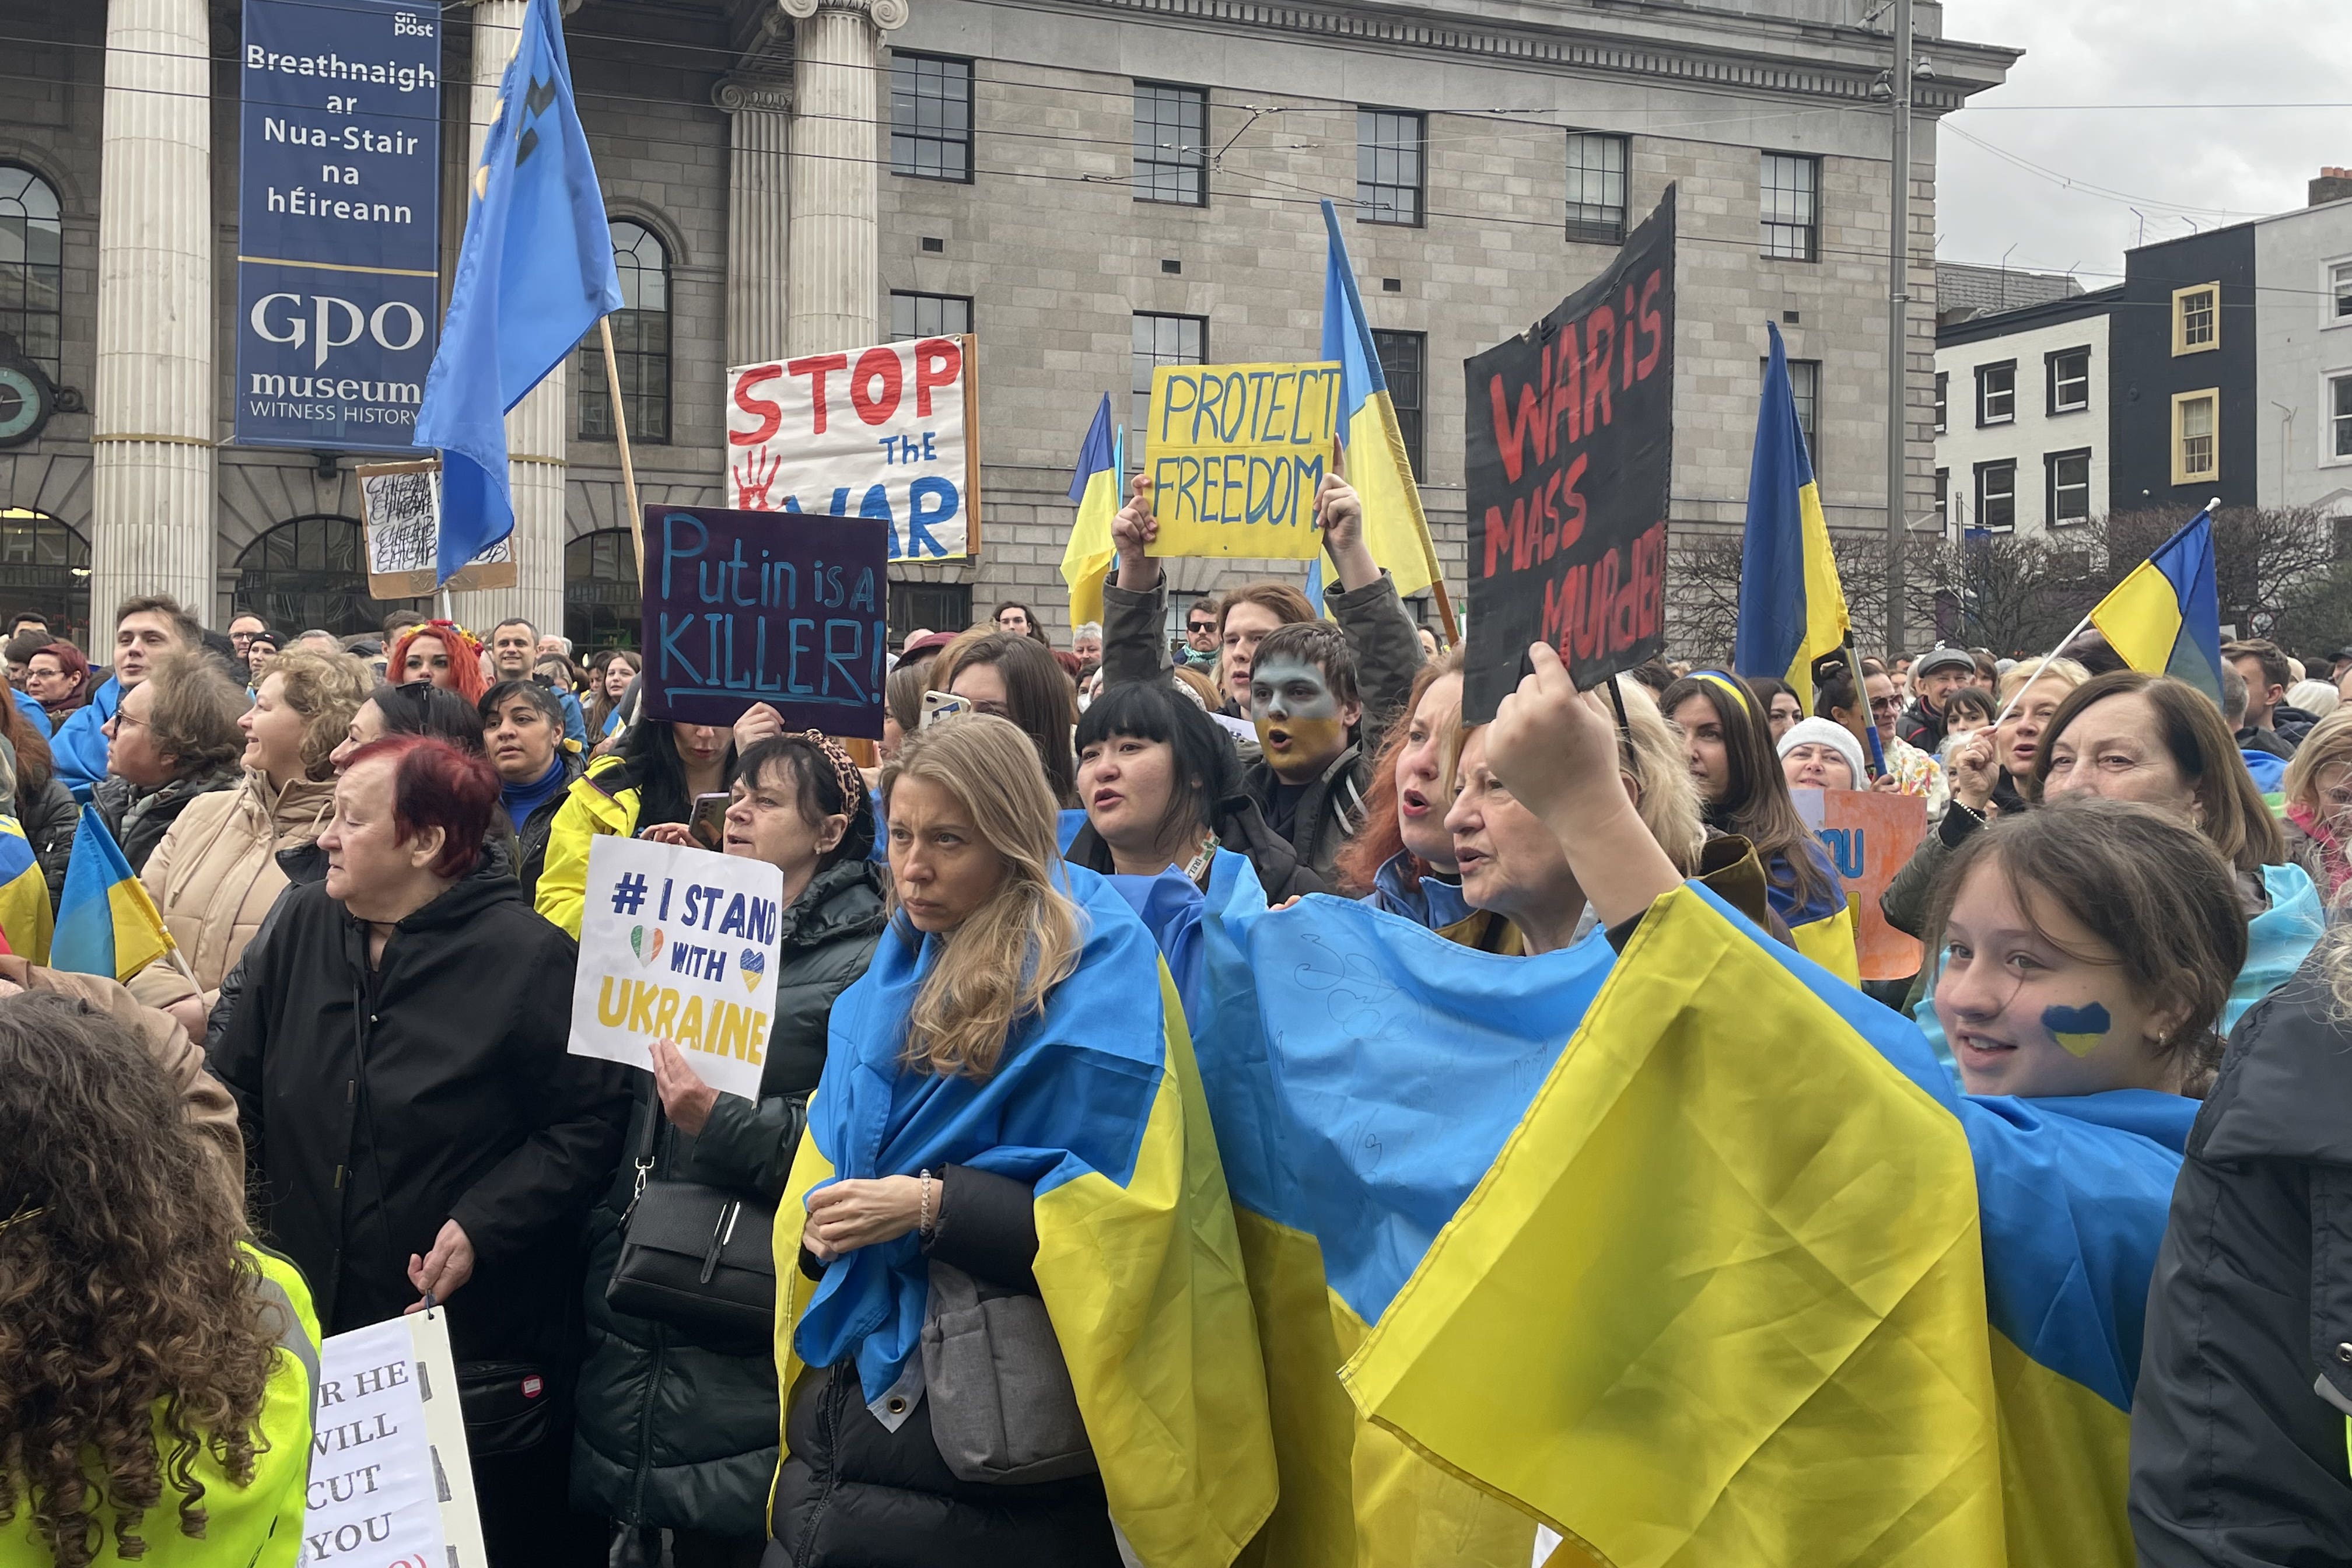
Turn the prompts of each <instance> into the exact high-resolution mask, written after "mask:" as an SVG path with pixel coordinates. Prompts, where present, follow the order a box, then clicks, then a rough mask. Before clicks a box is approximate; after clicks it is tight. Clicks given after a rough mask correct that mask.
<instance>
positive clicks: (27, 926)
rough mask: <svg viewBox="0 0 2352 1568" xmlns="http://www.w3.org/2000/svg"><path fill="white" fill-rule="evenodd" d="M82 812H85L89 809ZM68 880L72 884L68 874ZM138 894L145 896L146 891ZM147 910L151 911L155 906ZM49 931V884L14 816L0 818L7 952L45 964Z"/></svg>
mask: <svg viewBox="0 0 2352 1568" xmlns="http://www.w3.org/2000/svg"><path fill="white" fill-rule="evenodd" d="M82 809H83V811H85V812H87V811H89V807H88V806H84V807H83V808H82ZM70 881H71V874H70V872H68V882H70ZM131 885H132V886H133V887H137V886H138V884H137V883H135V882H134V883H132V884H131ZM140 891H141V896H142V897H144V896H145V891H146V890H145V889H143V888H142V889H140ZM148 907H149V909H150V910H152V909H153V907H154V906H152V904H151V905H149V906H148ZM50 931H51V920H50V914H49V885H48V881H47V879H46V878H44V877H43V876H42V875H41V867H40V863H39V862H38V861H37V860H36V859H35V858H34V857H33V847H32V845H31V844H30V843H29V842H27V841H26V837H25V829H24V827H23V826H21V825H20V824H19V823H18V822H17V821H16V818H15V817H13V816H0V936H5V939H6V941H7V943H8V951H9V952H13V953H16V954H17V955H18V956H19V957H23V958H29V959H31V960H32V961H33V962H34V963H48V962H49V945H50ZM110 973H111V972H110Z"/></svg>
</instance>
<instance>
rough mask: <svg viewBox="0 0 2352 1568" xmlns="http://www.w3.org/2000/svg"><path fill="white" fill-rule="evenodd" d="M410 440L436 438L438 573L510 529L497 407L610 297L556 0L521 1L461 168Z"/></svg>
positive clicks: (605, 248) (514, 400) (557, 358)
mask: <svg viewBox="0 0 2352 1568" xmlns="http://www.w3.org/2000/svg"><path fill="white" fill-rule="evenodd" d="M473 184H474V195H473V202H472V204H471V205H470V206H468V208H467V213H466V242H465V245H464V247H463V248H462V249H461V250H460V251H459V252H458V255H457V283H456V284H455V286H454V287H453V288H452V289H451V290H450V293H449V313H448V315H447V316H446V318H445V319H444V320H443V321H442V323H441V346H440V348H439V349H438V350H437V351H436V353H435V354H434V356H433V372H432V374H430V375H428V376H427V377H426V378H425V398H424V402H423V405H421V406H420V407H419V408H418V410H417V415H416V444H417V445H418V446H420V447H439V448H440V449H441V554H440V561H439V563H438V566H437V569H436V570H437V573H438V577H439V580H440V581H443V582H446V581H447V580H448V579H449V577H450V576H451V575H453V574H455V573H456V572H457V570H458V568H460V567H462V566H463V565H465V564H466V563H467V562H468V561H470V560H472V559H473V558H474V557H475V556H477V555H478V554H480V553H481V552H483V551H484V550H486V549H488V547H489V546H491V545H492V544H495V543H497V542H499V540H501V539H504V538H505V537H506V536H507V535H508V534H509V533H511V532H513V531H514V503H513V501H512V500H510V499H509V495H508V491H507V428H506V413H507V410H508V409H509V408H512V407H513V406H514V405H516V404H518V403H520V402H521V401H522V400H523V397H524V395H526V394H528V393H529V392H530V389H531V388H532V387H534V386H537V385H538V384H540V382H541V380H543V379H544V378H545V377H546V375H547V373H548V372H549V371H551V370H553V369H554V368H555V367H556V366H557V365H558V364H560V363H562V361H563V356H564V355H565V354H568V353H571V352H572V345H573V344H575V343H577V342H579V341H580V337H581V334H582V333H583V332H585V331H587V330H588V329H589V328H591V327H593V326H594V325H595V324H596V322H597V321H598V320H599V319H600V318H602V317H604V316H606V315H609V314H610V313H612V312H613V311H614V310H619V309H620V308H621V303H622V301H621V278H620V273H619V272H618V271H617V270H616V269H615V268H614V265H613V238H612V231H611V230H610V229H609V228H608V227H607V226H606V225H605V221H604V196H603V195H602V193H600V192H599V191H598V189H597V186H596V170H595V166H594V165H593V163H590V161H589V157H588V138H587V136H586V135H585V133H583V132H582V131H581V129H580V116H579V114H578V112H577V111H576V110H574V109H573V108H572V64H571V61H570V60H569V59H568V58H566V57H565V55H564V52H563V28H562V24H561V23H560V22H559V21H558V19H557V16H556V10H555V0H530V4H529V5H527V6H526V7H525V8H524V11H523V21H522V38H521V40H520V43H519V44H518V45H517V47H516V48H515V57H514V59H513V60H512V61H511V62H509V65H508V66H507V72H506V77H505V79H504V80H502V81H501V82H500V83H499V114H498V119H497V120H495V121H492V122H491V125H490V132H489V135H488V137H487V138H486V139H485V140H484V141H483V142H482V160H481V163H479V164H478V166H477V167H476V168H475V170H474V183H473Z"/></svg>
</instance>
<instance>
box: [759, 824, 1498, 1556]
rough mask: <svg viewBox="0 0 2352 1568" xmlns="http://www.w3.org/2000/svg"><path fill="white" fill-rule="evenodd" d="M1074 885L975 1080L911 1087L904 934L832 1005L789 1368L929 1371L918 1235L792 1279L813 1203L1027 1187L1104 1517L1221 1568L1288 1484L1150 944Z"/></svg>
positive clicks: (1097, 892) (1096, 888)
mask: <svg viewBox="0 0 2352 1568" xmlns="http://www.w3.org/2000/svg"><path fill="white" fill-rule="evenodd" d="M1219 858H1220V859H1238V858H1239V857H1230V856H1221V857H1219ZM1067 877H1068V889H1069V892H1070V894H1071V897H1072V898H1073V899H1074V900H1076V902H1077V904H1078V906H1079V911H1080V921H1081V925H1082V929H1083V930H1084V931H1085V948H1084V951H1083V952H1082V954H1081V957H1080V959H1079V963H1078V968H1077V970H1076V972H1075V973H1073V974H1071V976H1070V977H1069V978H1068V979H1067V980H1065V981H1064V982H1063V983H1062V984H1060V985H1059V986H1057V987H1055V990H1054V992H1053V993H1052V994H1051V995H1050V996H1049V997H1048V999H1047V1002H1046V1005H1045V1013H1044V1015H1043V1016H1041V1017H1034V1018H1031V1019H1029V1020H1026V1021H1024V1022H1023V1023H1022V1024H1020V1025H1018V1026H1016V1027H1015V1029H1014V1032H1013V1037H1012V1039H1011V1040H1009V1041H1008V1042H1007V1044H1006V1046H1005V1049H1004V1053H1003V1058H1002V1059H1001V1060H1000V1061H999V1063H998V1066H997V1068H996V1070H995V1071H994V1072H993V1073H992V1074H991V1075H990V1076H989V1077H988V1078H987V1079H984V1080H980V1081H975V1080H973V1079H968V1078H962V1077H956V1078H937V1077H931V1076H928V1075H916V1074H911V1073H907V1072H903V1071H902V1070H901V1069H900V1067H899V1052H900V1049H901V1047H902V1046H903V1044H904V1041H905V1024H906V1017H907V1013H908V1008H909V1006H910V1005H912V1003H913V1000H914V996H915V994H916V991H917V990H918V988H919V986H920V985H921V984H922V981H923V979H924V978H925V976H926V975H927V974H928V973H929V969H930V966H931V964H932V963H933V962H934V961H935V960H936V958H937V955H938V945H937V943H936V942H933V941H930V940H927V939H921V938H918V937H916V936H915V935H914V934H913V933H912V932H911V931H908V928H907V927H905V926H904V925H903V924H898V925H894V926H893V927H892V928H891V929H890V930H889V931H887V932H885V933H884V935H883V937H882V941H881V943H880V945H879V946H878V947H877V948H876V949H875V952H874V961H873V963H872V965H871V966H870V967H869V968H868V969H867V970H866V973H865V974H864V976H862V977H861V978H860V979H859V980H858V981H857V982H856V984H853V985H852V986H851V987H850V988H849V989H848V990H847V991H845V992H844V993H843V994H842V995H841V997H840V999H839V1000H838V1001H836V1002H835V1004H834V1007H833V1021H832V1033H831V1045H830V1048H829V1050H828V1052H827V1054H826V1058H825V1068H824V1078H823V1079H822V1080H821V1081H820V1083H819V1085H818V1089H817V1093H816V1097H815V1099H814V1100H812V1101H811V1102H810V1106H809V1123H808V1135H807V1136H806V1137H804V1138H803V1139H802V1140H801V1144H800V1151H799V1153H798V1156H797V1157H796V1158H795V1160H794V1161H793V1174H792V1179H791V1181H790V1183H789V1184H788V1190H789V1193H790V1196H789V1197H788V1198H787V1199H786V1200H785V1202H784V1203H783V1204H782V1205H781V1206H780V1207H779V1208H778V1210H777V1215H776V1234H775V1248H776V1278H777V1279H778V1281H779V1282H780V1284H781V1285H782V1289H783V1292H784V1297H783V1300H782V1301H780V1302H779V1303H778V1312H777V1341H776V1356H777V1363H778V1365H779V1366H780V1367H781V1368H782V1383H783V1386H784V1387H785V1388H786V1389H787V1390H789V1389H790V1388H791V1387H792V1386H793V1382H794V1380H795V1378H796V1377H797V1376H798V1373H799V1371H800V1368H801V1367H802V1366H803V1365H819V1366H835V1365H838V1364H840V1363H843V1362H844V1361H854V1362H855V1363H856V1373H857V1376H858V1378H859V1380H860V1384H861V1386H862V1388H863V1391H864V1393H865V1395H866V1397H867V1398H868V1399H873V1398H876V1397H878V1396H879V1395H880V1394H882V1393H883V1392H885V1391H886V1390H888V1389H889V1388H891V1387H892V1386H894V1384H896V1383H897V1381H898V1378H899V1377H900V1376H901V1375H902V1374H903V1373H906V1372H907V1371H908V1363H909V1361H910V1360H913V1361H916V1363H917V1365H918V1366H919V1352H918V1350H917V1343H918V1338H919V1334H920V1332H921V1329H922V1323H923V1311H924V1304H925V1300H926V1298H927V1293H928V1286H927V1279H928V1275H927V1268H926V1264H925V1260H924V1257H923V1253H922V1250H921V1247H920V1246H919V1244H918V1242H917V1239H916V1238H915V1237H913V1236H907V1237H901V1238H900V1239H898V1240H897V1241H894V1242H887V1243H882V1244H878V1245H876V1246H873V1247H862V1248H860V1249H858V1250H857V1251H856V1252H853V1253H850V1254H848V1255H847V1256H846V1257H845V1258H840V1259H838V1260H836V1261H835V1263H833V1264H832V1266H831V1267H829V1268H827V1269H826V1270H825V1274H824V1279H823V1280H822V1281H821V1282H812V1281H811V1280H809V1279H807V1278H806V1277H805V1276H804V1275H803V1273H802V1272H801V1269H800V1266H799V1252H800V1236H801V1226H802V1222H803V1219H804V1218H805V1216H806V1212H807V1209H806V1205H807V1197H808V1194H810V1193H811V1192H812V1191H814V1190H815V1189H816V1188H817V1187H818V1186H820V1185H823V1184H826V1183H828V1182H831V1181H833V1180H835V1179H836V1178H850V1177H858V1178H868V1177H874V1176H879V1175H891V1174H902V1175H910V1176H911V1175H913V1174H915V1173H917V1172H918V1171H920V1170H923V1169H929V1170H933V1171H937V1170H939V1169H940V1168H941V1167H942V1166H944V1165H947V1164H950V1163H954V1164H961V1165H965V1166H969V1167H971V1168H973V1169H977V1170H983V1171H989V1172H992V1173H996V1174H998V1175H1002V1176H1006V1177H1009V1178H1011V1179H1013V1180H1014V1181H1018V1182H1022V1183H1025V1184H1029V1185H1031V1186H1032V1187H1033V1188H1034V1192H1035V1194H1036V1197H1035V1205H1036V1210H1035V1212H1036V1224H1037V1259H1036V1265H1035V1274H1036V1279H1037V1286H1038V1291H1039V1294H1040V1295H1041V1296H1042V1297H1043V1299H1044V1300H1045V1310H1046V1312H1047V1314H1048V1315H1049V1316H1050V1317H1051V1319H1052V1320H1053V1324H1054V1333H1055V1338H1056V1339H1057V1340H1058V1341H1059V1342H1060V1345H1061V1349H1062V1354H1063V1357H1064V1360H1065V1361H1066V1363H1067V1364H1068V1367H1069V1373H1070V1381H1071V1384H1072V1385H1073V1386H1074V1388H1075V1389H1076V1394H1077V1401H1078V1408H1079V1411H1080V1413H1081V1415H1084V1417H1085V1419H1086V1426H1087V1436H1089V1437H1090V1438H1091V1439H1092V1440H1093V1444H1094V1448H1095V1454H1096V1458H1097V1460H1098V1461H1099V1463H1100V1465H1101V1467H1102V1479H1103V1489H1104V1491H1105V1492H1106V1493H1107V1494H1108V1499H1109V1502H1110V1515H1111V1521H1112V1522H1113V1523H1114V1524H1115V1525H1117V1526H1118V1531H1119V1532H1120V1533H1121V1534H1122V1535H1123V1536H1124V1537H1125V1538H1126V1540H1127V1542H1128V1543H1129V1545H1130V1546H1131V1547H1132V1548H1133V1550H1134V1552H1135V1555H1136V1557H1137V1558H1138V1559H1139V1561H1141V1562H1144V1563H1151V1564H1153V1565H1154V1568H1227V1565H1228V1564H1230V1563H1233V1561H1234V1558H1235V1557H1236V1556H1237V1555H1238V1554H1239V1553H1240V1552H1241V1551H1242V1549H1243V1548H1244V1546H1245V1545H1247V1544H1248V1542H1250V1540H1251V1539H1252V1537H1253V1536H1255V1534H1256V1532H1257V1531H1258V1528H1259V1526H1260V1525H1261V1524H1262V1523H1263V1522H1264V1521H1265V1518H1266V1516H1267V1514H1268V1513H1269V1512H1271V1511H1272V1510H1273V1508H1274V1502H1275V1466H1274V1453H1273V1447H1272V1438H1271V1436H1270V1434H1269V1432H1268V1428H1267V1420H1266V1390H1265V1377H1266V1373H1265V1368H1264V1366H1263V1365H1262V1364H1261V1363H1260V1359H1259V1354H1258V1344H1257V1338H1256V1334H1255V1331H1254V1329H1253V1325H1252V1321H1251V1312H1250V1300H1249V1291H1248V1287H1247V1286H1246V1284H1245V1283H1244V1278H1243V1268H1242V1255H1241V1247H1240V1244H1239V1242H1238V1240H1237V1239H1236V1237H1235V1236H1234V1216H1233V1210H1232V1208H1231V1206H1230V1205H1229V1203H1228V1201H1227V1198H1226V1194H1225V1180H1224V1175H1223V1171H1222V1169H1221V1168H1220V1166H1219V1163H1218V1157H1217V1144H1216V1139H1215V1136H1214V1134H1213V1132H1212V1131H1211V1129H1210V1124H1209V1113H1208V1108H1207V1106H1206V1104H1205V1103H1204V1102H1203V1100H1202V1089H1201V1079H1200V1075H1199V1073H1198V1071H1197V1070H1196V1068H1194V1066H1193V1062H1192V1045H1191V1041H1190V1037H1189V1036H1188V1034H1187V1031H1186V1029H1185V1024H1184V1013H1183V1009H1182V1007H1181V1005H1180V1004H1179V1003H1178V1001H1177V998H1176V994H1175V988H1174V986H1173V985H1172V984H1171V982H1170V980H1169V977H1168V971H1167V967H1166V965H1165V964H1163V963H1161V962H1160V953H1159V951H1158V949H1157V948H1155V947H1154V946H1153V945H1152V940H1151V936H1150V933H1149V932H1148V931H1145V930H1144V928H1143V926H1142V925H1141V923H1140V922H1139V921H1137V920H1136V918H1135V915H1134V914H1133V912H1132V911H1131V910H1129V908H1128V906H1127V905H1126V903H1125V902H1124V901H1122V900H1120V898H1119V897H1118V894H1116V893H1114V892H1113V891H1111V890H1110V889H1108V887H1106V886H1105V885H1104V882H1103V879H1101V878H1099V877H1097V876H1096V875H1094V874H1093V873H1092V872H1089V871H1086V870H1083V869H1081V868H1076V867H1070V868H1067ZM786 1446H787V1447H789V1437H787V1438H786ZM1514 1568H1517V1565H1516V1564H1515V1565H1514Z"/></svg>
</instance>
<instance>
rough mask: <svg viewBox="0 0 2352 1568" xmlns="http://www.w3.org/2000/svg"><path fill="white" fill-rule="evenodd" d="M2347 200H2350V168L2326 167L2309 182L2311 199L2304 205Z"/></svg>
mask: <svg viewBox="0 0 2352 1568" xmlns="http://www.w3.org/2000/svg"><path fill="white" fill-rule="evenodd" d="M2347 200H2352V169H2336V168H2327V169H2322V170H2320V171H2319V178H2317V179H2315V180H2314V181H2312V182H2311V199H2310V200H2309V201H2308V202H2306V203H2305V204H2304V205H2306V206H2321V205H2325V204H2326V203H2328V202H2340V201H2347Z"/></svg>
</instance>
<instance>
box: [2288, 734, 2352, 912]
mask: <svg viewBox="0 0 2352 1568" xmlns="http://www.w3.org/2000/svg"><path fill="white" fill-rule="evenodd" d="M2280 793H2281V795H2284V798H2285V801H2286V822H2285V824H2284V827H2283V829H2282V831H2284V834H2285V836H2286V854H2287V858H2288V859H2289V860H2292V861H2293V862H2294V864H2296V865H2298V866H2300V867H2302V868H2304V870H2305V873H2306V874H2308V875H2309V876H2310V878H2311V879H2312V882H2313V883H2314V885H2315V886H2316V887H2317V888H2318V889H2319V896H2320V898H2321V899H2322V900H2325V901H2326V903H2327V905H2328V906H2329V907H2330V908H2331V909H2332V908H2334V907H2335V905H2336V902H2337V900H2339V899H2340V898H2341V896H2342V894H2343V891H2344V884H2345V883H2346V882H2347V880H2352V853H2347V848H2346V843H2345V841H2346V838H2347V837H2352V708H2347V709H2344V710H2340V711H2337V712H2334V713H2330V714H2329V715H2328V716H2327V717H2326V718H2325V719H2322V720H2321V721H2319V722H2318V723H2316V724H2315V725H2313V726H2312V727H2311V732H2310V733H2309V734H2307V735H2305V736H2304V738H2303V744H2302V745H2300V746H2297V747H2296V748H2295V752H2294V761H2293V762H2291V763H2287V765H2286V779H2285V782H2284V784H2281V786H2280Z"/></svg>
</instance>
